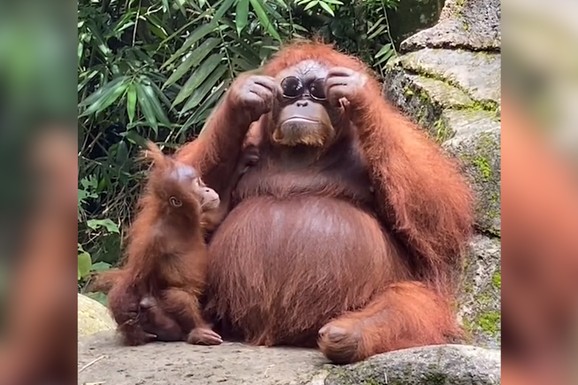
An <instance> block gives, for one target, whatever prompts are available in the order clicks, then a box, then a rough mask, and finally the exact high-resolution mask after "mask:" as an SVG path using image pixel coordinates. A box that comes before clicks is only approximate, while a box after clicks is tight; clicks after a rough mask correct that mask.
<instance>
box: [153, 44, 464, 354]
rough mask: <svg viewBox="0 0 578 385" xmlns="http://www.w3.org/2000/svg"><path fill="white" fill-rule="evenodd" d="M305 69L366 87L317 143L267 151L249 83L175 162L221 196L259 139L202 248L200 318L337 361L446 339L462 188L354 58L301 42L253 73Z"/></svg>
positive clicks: (269, 143)
mask: <svg viewBox="0 0 578 385" xmlns="http://www.w3.org/2000/svg"><path fill="white" fill-rule="evenodd" d="M305 60H309V61H314V62H316V63H317V64H318V65H320V66H321V67H322V68H326V69H328V70H330V69H331V68H333V67H346V68H348V69H351V70H354V71H357V72H360V73H362V74H364V75H365V76H366V77H367V78H368V80H367V82H366V83H365V85H364V88H363V91H362V92H358V93H357V94H355V95H354V96H353V97H352V98H351V100H348V103H347V104H346V105H345V113H346V114H347V115H346V116H347V117H348V119H343V120H342V122H341V123H340V126H339V127H335V129H336V132H338V135H337V137H336V138H335V140H332V141H331V142H330V143H327V144H326V146H325V148H323V149H321V150H318V149H305V148H303V147H283V146H279V145H277V144H276V143H274V141H273V139H272V135H271V132H272V131H273V129H274V127H275V124H276V123H277V122H275V121H274V118H273V114H272V112H268V111H270V110H271V108H268V107H267V106H265V105H263V106H260V105H258V103H253V107H254V108H256V107H255V106H257V107H259V111H261V110H263V111H264V112H265V114H264V115H263V116H261V118H260V119H258V120H257V121H255V119H257V118H258V116H259V111H255V110H252V109H251V108H247V105H246V104H244V103H245V102H244V101H243V100H244V99H243V97H244V96H243V92H245V91H244V90H246V84H247V79H248V78H249V76H251V75H246V76H241V77H240V78H239V79H237V81H236V82H235V83H233V85H232V86H231V89H230V90H229V92H228V94H227V95H226V96H225V98H224V100H223V101H222V103H221V104H220V105H219V106H218V107H217V108H216V109H215V111H214V112H213V114H212V115H211V117H210V118H209V120H208V121H207V124H206V126H205V128H204V130H203V132H202V134H201V135H200V136H199V138H198V139H197V140H195V141H193V142H191V143H190V144H188V145H186V146H184V147H183V148H182V149H181V150H180V151H179V152H178V153H177V158H178V159H179V160H180V161H181V162H184V163H186V164H195V165H197V166H198V168H199V170H200V172H201V174H202V177H203V179H204V180H205V181H207V183H208V184H209V185H210V186H212V187H214V188H215V189H216V191H217V192H219V193H221V192H224V191H227V189H228V188H230V180H231V178H232V175H233V173H234V170H235V167H236V165H237V164H238V162H239V161H240V159H242V155H243V144H244V141H246V140H251V139H254V140H256V142H258V144H257V148H258V151H259V154H260V155H259V156H260V159H259V161H258V163H257V164H256V166H255V167H254V168H252V169H250V170H249V171H248V172H247V173H246V174H245V175H243V176H242V178H241V179H240V181H239V183H238V185H237V187H236V188H235V189H234V192H233V197H234V202H233V205H232V210H231V211H230V213H229V214H228V215H227V216H226V218H225V219H224V221H223V222H222V223H221V225H220V226H219V227H218V228H217V230H216V232H215V233H214V235H213V237H212V239H211V241H210V244H209V253H210V262H209V266H208V272H207V273H208V276H207V297H208V299H207V309H206V310H207V312H208V314H209V315H210V316H211V317H213V318H214V319H215V320H216V321H217V322H218V323H219V326H220V330H221V332H222V333H224V334H226V335H228V336H232V337H237V338H240V339H242V340H244V341H247V342H249V343H252V344H259V345H268V346H270V345H279V344H289V345H301V346H313V345H315V344H316V343H317V344H318V346H319V347H320V348H321V350H322V351H323V353H324V354H325V355H326V356H327V357H328V358H329V359H331V360H332V361H333V362H337V363H345V362H354V361H358V360H362V359H365V358H366V357H369V356H371V355H373V354H377V353H381V352H386V351H390V350H396V349H400V348H406V347H412V346H419V345H426V344H439V343H444V342H447V341H448V340H449V339H450V338H452V337H454V336H457V335H459V334H460V331H459V328H458V326H457V324H456V319H455V315H454V312H453V308H452V303H453V300H454V294H455V293H454V292H455V288H456V281H457V279H456V278H457V277H458V272H459V270H460V267H461V257H462V254H463V252H464V250H465V246H466V244H467V241H468V238H469V236H470V232H471V228H472V196H471V193H470V190H469V188H468V186H467V184H466V183H465V181H464V179H463V178H462V176H461V175H460V174H459V171H458V167H457V165H456V164H454V162H453V161H452V160H450V159H448V158H446V156H444V154H443V152H442V150H441V149H440V148H439V146H437V145H436V144H435V143H433V142H432V141H431V140H429V139H428V138H427V137H426V135H425V134H424V133H423V132H421V131H420V130H419V129H418V127H416V126H415V125H414V124H412V123H411V122H410V121H409V120H408V119H407V118H405V117H404V116H402V115H401V114H400V112H398V111H397V110H396V109H395V108H393V107H392V106H391V105H390V104H388V102H386V101H385V100H384V98H383V96H382V94H381V91H380V85H379V83H378V82H377V81H376V80H375V79H374V78H373V77H372V75H371V73H370V71H369V70H368V69H367V67H366V66H365V65H364V64H363V63H361V62H360V61H358V60H356V59H354V58H352V57H349V56H346V55H344V54H341V53H339V52H337V51H335V50H334V49H333V48H332V47H330V46H327V45H323V44H319V43H297V44H294V45H290V46H287V47H285V48H284V49H282V50H281V51H280V52H279V53H278V55H277V56H276V57H274V58H273V59H272V60H271V61H269V62H268V63H267V64H266V65H265V66H264V67H263V69H262V71H261V74H262V75H263V74H264V75H268V76H271V77H275V76H277V75H278V74H279V73H280V72H281V71H285V72H286V70H287V69H290V68H291V67H293V66H295V65H298V64H299V63H302V62H303V61H305ZM285 72H284V73H285ZM249 97H251V98H254V95H249ZM253 100H254V99H253ZM253 121H255V122H254V123H252V122H253ZM250 127H251V130H250V133H251V135H250V137H249V139H247V138H246V135H247V132H248V130H249V128H250ZM143 234H144V233H143Z"/></svg>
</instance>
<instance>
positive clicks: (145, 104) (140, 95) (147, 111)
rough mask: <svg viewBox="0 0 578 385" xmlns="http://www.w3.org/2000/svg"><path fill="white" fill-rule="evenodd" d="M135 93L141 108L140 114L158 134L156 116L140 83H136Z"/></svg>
mask: <svg viewBox="0 0 578 385" xmlns="http://www.w3.org/2000/svg"><path fill="white" fill-rule="evenodd" d="M135 86H136V93H137V100H138V104H139V106H140V108H141V111H142V114H143V115H144V117H145V119H146V121H147V123H148V124H149V126H150V127H151V128H152V129H153V131H154V132H155V133H156V134H158V122H157V118H156V116H155V113H154V109H153V107H152V105H151V102H150V101H149V99H148V97H147V93H146V92H145V90H144V87H143V85H142V84H140V83H136V85H135Z"/></svg>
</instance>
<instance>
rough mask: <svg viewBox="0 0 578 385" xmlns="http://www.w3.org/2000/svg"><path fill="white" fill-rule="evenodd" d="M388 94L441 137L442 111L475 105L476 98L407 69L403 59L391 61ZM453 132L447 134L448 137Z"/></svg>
mask: <svg viewBox="0 0 578 385" xmlns="http://www.w3.org/2000/svg"><path fill="white" fill-rule="evenodd" d="M384 84H385V86H384V94H385V95H386V97H387V99H388V100H389V101H390V102H392V103H393V104H394V105H395V106H397V107H398V108H399V109H400V110H402V111H403V112H404V113H405V114H406V115H408V116H410V117H412V119H413V120H414V121H415V122H416V123H418V124H419V125H420V126H421V127H424V128H426V129H427V130H428V133H429V134H430V135H431V136H432V137H434V138H435V139H436V140H439V139H440V135H439V127H437V125H438V124H439V123H440V122H439V120H440V117H441V114H442V111H443V110H445V109H448V108H457V109H463V108H473V107H474V106H475V102H474V101H473V100H472V99H471V98H470V97H469V96H468V95H467V94H466V93H465V92H463V91H462V90H460V89H459V88H457V87H454V86H452V85H450V84H448V83H446V82H444V81H441V80H437V79H433V78H428V77H425V76H421V75H415V74H411V73H408V72H407V71H405V69H404V68H403V67H401V65H400V64H399V62H397V64H396V62H394V63H392V64H390V65H389V67H388V70H387V71H386V75H385V83H384ZM449 136H451V135H449V133H448V135H446V136H444V137H443V138H444V139H447V137H449Z"/></svg>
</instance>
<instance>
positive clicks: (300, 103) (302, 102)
mask: <svg viewBox="0 0 578 385" xmlns="http://www.w3.org/2000/svg"><path fill="white" fill-rule="evenodd" d="M296 104H297V107H307V104H308V102H307V100H298V101H297V103H296Z"/></svg>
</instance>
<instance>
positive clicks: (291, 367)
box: [78, 332, 327, 385]
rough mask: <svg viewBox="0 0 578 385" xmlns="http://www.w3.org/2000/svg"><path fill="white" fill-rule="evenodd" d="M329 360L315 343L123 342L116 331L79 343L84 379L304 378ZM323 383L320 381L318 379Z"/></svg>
mask: <svg viewBox="0 0 578 385" xmlns="http://www.w3.org/2000/svg"><path fill="white" fill-rule="evenodd" d="M326 363H327V361H326V359H325V358H324V357H323V355H322V354H321V353H320V352H319V351H317V350H313V349H294V348H274V349H272V348H265V347H253V346H248V345H244V344H239V343H229V342H226V343H223V344H222V345H219V346H198V345H189V344H186V343H184V342H183V343H181V342H171V343H160V342H159V343H152V344H147V345H144V346H138V347H127V346H122V345H121V344H120V343H119V341H118V339H117V336H116V335H115V333H113V332H102V333H98V334H95V335H93V336H90V337H84V338H82V339H80V340H79V344H78V370H79V374H78V383H79V384H83V385H96V384H99V385H100V384H102V385H185V384H187V385H194V384H199V385H223V384H235V385H244V384H279V385H282V384H306V383H314V382H311V381H315V379H314V378H315V376H316V375H320V374H322V373H323V372H324V370H323V367H324V364H326ZM321 383H323V382H321Z"/></svg>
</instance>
